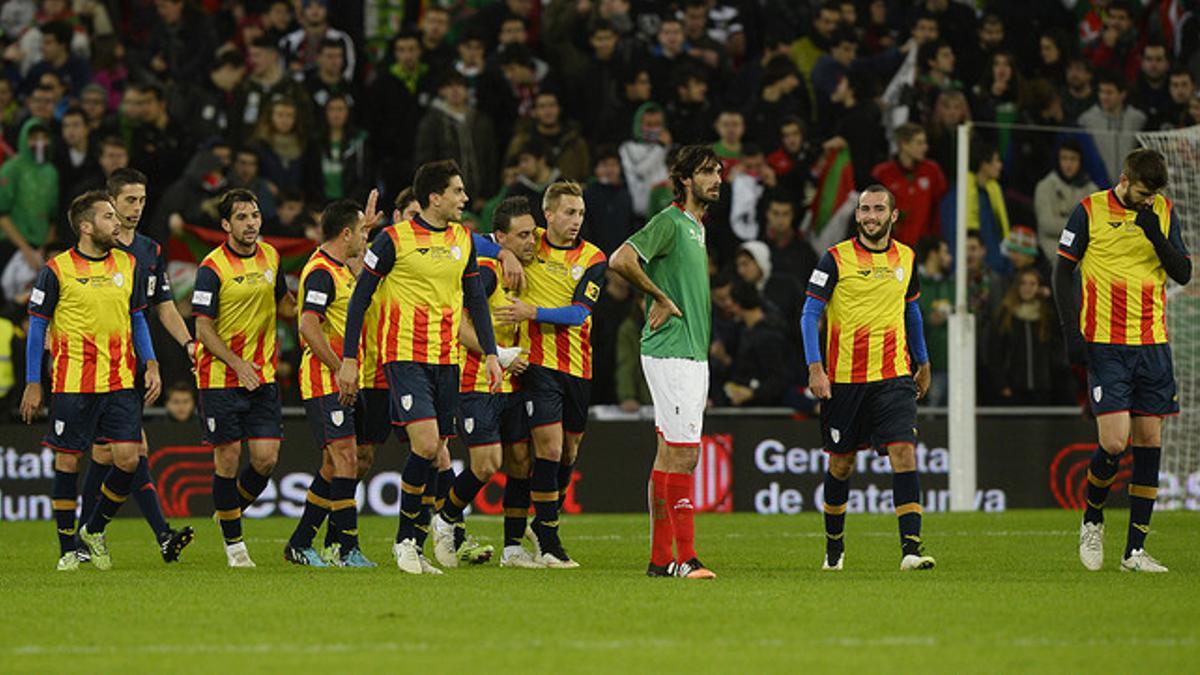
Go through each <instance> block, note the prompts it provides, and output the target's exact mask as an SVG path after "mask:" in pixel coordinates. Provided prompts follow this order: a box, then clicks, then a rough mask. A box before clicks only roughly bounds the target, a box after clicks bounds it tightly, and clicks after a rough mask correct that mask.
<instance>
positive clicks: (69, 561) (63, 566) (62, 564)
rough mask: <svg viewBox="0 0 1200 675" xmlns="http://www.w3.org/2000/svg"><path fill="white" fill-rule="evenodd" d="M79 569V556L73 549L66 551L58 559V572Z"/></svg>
mask: <svg viewBox="0 0 1200 675" xmlns="http://www.w3.org/2000/svg"><path fill="white" fill-rule="evenodd" d="M77 569H79V556H78V555H76V553H75V551H67V552H66V553H64V554H62V557H61V558H59V559H58V571H59V572H74V571H75V570H77Z"/></svg>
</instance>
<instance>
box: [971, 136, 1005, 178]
mask: <svg viewBox="0 0 1200 675" xmlns="http://www.w3.org/2000/svg"><path fill="white" fill-rule="evenodd" d="M997 152H999V150H998V149H997V148H996V144H995V143H992V142H991V141H988V140H975V141H973V142H972V143H971V157H970V161H971V166H970V169H971V171H978V170H979V167H981V166H983V163H984V162H990V161H992V157H995V156H996V153H997Z"/></svg>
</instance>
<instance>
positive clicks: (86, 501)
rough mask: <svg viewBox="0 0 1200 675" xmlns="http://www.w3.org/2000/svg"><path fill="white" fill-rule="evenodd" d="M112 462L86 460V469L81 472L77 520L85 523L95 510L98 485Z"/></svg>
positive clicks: (98, 495)
mask: <svg viewBox="0 0 1200 675" xmlns="http://www.w3.org/2000/svg"><path fill="white" fill-rule="evenodd" d="M111 468H112V464H100V463H98V462H96V461H95V460H93V461H90V462H88V467H87V471H85V472H84V473H83V492H82V495H83V503H82V504H80V508H79V522H81V523H86V522H87V521H88V518H91V517H92V511H95V510H96V502H98V501H100V486H101V485H104V478H105V476H107V475H108V470H109V469H111Z"/></svg>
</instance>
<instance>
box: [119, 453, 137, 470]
mask: <svg viewBox="0 0 1200 675" xmlns="http://www.w3.org/2000/svg"><path fill="white" fill-rule="evenodd" d="M113 466H115V467H117V468H118V469H120V470H122V471H124V472H126V473H133V472H134V471H137V466H138V453H137V451H136V450H134V451H132V452H128V453H113Z"/></svg>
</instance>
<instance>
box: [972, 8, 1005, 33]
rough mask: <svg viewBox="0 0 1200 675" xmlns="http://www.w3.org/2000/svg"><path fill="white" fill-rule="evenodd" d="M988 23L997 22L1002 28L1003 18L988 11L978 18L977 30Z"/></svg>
mask: <svg viewBox="0 0 1200 675" xmlns="http://www.w3.org/2000/svg"><path fill="white" fill-rule="evenodd" d="M989 23H998V24H1000V27H1001V28H1004V20H1003V19H1001V18H1000V17H999V16H998V15H997V14H995V13H993V12H988V13H987V14H984V15H983V18H982V19H980V20H979V29H978V30H982V29H983V27H984V26H986V25H988V24H989Z"/></svg>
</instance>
